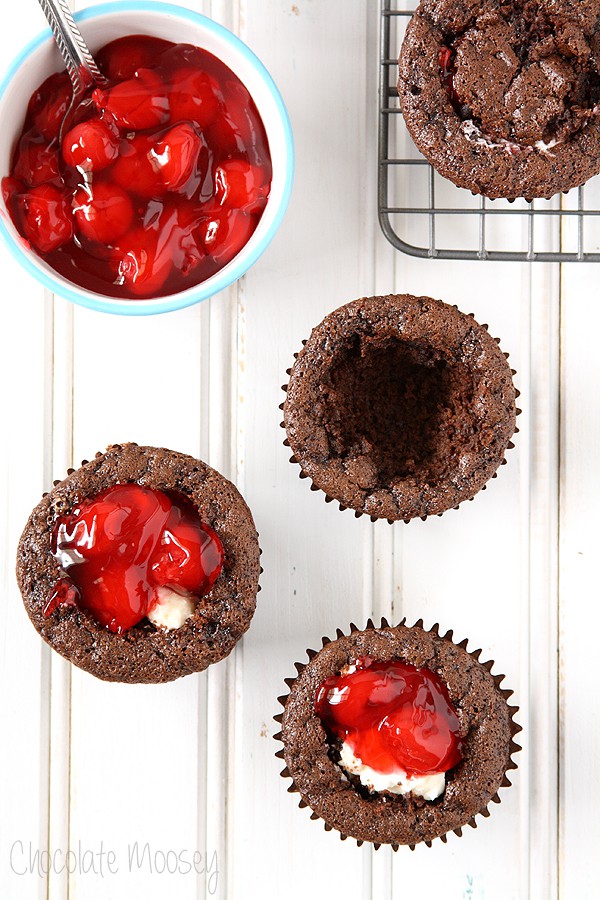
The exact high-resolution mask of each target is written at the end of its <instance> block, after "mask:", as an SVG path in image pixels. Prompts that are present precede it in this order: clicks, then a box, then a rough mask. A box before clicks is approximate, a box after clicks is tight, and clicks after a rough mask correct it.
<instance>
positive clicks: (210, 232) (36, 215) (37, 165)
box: [2, 35, 271, 300]
mask: <svg viewBox="0 0 600 900" xmlns="http://www.w3.org/2000/svg"><path fill="white" fill-rule="evenodd" d="M97 59H98V63H99V65H100V68H101V69H102V71H103V72H104V73H105V75H106V77H107V78H108V80H109V85H108V87H107V88H106V89H105V90H100V89H96V90H93V91H92V92H91V94H89V95H88V96H86V97H85V98H84V99H83V101H82V102H81V104H80V106H79V107H78V109H77V110H76V112H75V115H74V117H73V119H71V118H70V119H69V122H70V124H71V126H72V127H70V128H69V130H68V132H67V133H66V134H65V135H64V136H63V139H62V146H59V131H60V128H61V124H62V121H63V118H64V115H65V112H66V110H67V107H68V104H69V102H70V99H71V88H70V82H69V79H68V76H67V75H66V73H57V74H55V75H52V76H50V78H48V79H47V80H46V81H45V82H44V83H43V84H42V85H40V87H39V88H38V89H37V91H35V93H34V94H33V96H32V97H31V99H30V101H29V105H28V108H27V113H26V117H25V124H24V127H23V132H22V134H21V137H20V138H19V141H18V143H17V146H16V148H15V151H14V156H13V161H12V166H11V171H10V175H9V176H7V177H5V178H4V179H3V180H2V191H3V196H4V199H5V201H6V204H7V207H8V209H9V212H10V215H11V217H12V220H13V222H14V224H15V227H16V228H17V230H18V231H19V233H20V234H21V235H22V237H23V238H24V239H25V241H26V242H27V244H28V245H29V246H30V247H32V248H33V249H34V250H35V251H36V253H37V254H38V255H39V256H41V257H42V258H43V259H44V260H46V262H47V263H48V264H49V265H50V266H52V268H54V269H55V270H56V271H57V272H59V273H60V274H61V275H63V276H64V277H65V278H67V279H68V280H69V281H72V282H75V283H76V284H79V285H81V286H82V287H84V288H87V289H89V290H92V291H95V292H97V293H101V294H107V295H110V296H114V297H121V298H129V299H133V300H135V299H141V298H148V297H155V296H158V295H163V294H170V293H176V292H178V291H183V290H185V289H186V288H189V287H191V286H192V285H195V284H198V283H200V282H202V281H204V280H205V279H207V278H209V277H210V276H211V275H213V274H214V273H215V272H217V271H218V270H219V269H221V268H222V267H223V266H225V265H226V264H227V263H228V262H230V260H232V259H233V257H234V256H236V254H237V253H238V252H239V251H240V250H241V249H242V247H243V246H244V244H246V243H247V242H248V240H249V239H250V237H251V236H252V234H253V232H254V230H255V229H256V226H257V224H258V221H259V220H260V217H261V216H262V213H263V210H264V208H265V205H266V202H267V198H268V196H269V191H270V186H271V159H270V156H269V145H268V141H267V136H266V132H265V129H264V126H263V124H262V121H261V119H260V116H259V114H258V110H257V109H256V106H255V104H254V102H253V100H252V99H251V97H250V95H249V93H248V91H247V90H246V88H245V87H244V85H243V84H242V82H241V81H240V80H239V78H237V76H236V75H234V73H233V72H232V71H231V70H230V69H229V68H227V66H225V65H224V63H222V62H221V61H220V60H218V59H216V57H214V56H212V54H210V53H207V52H206V51H204V50H200V49H199V48H197V47H193V46H192V45H190V44H173V43H171V42H169V41H163V40H160V39H159V38H153V37H147V36H143V35H132V36H130V37H125V38H120V39H119V40H116V41H112V42H111V43H110V44H107V45H106V46H105V47H103V48H102V49H101V50H100V51H99V52H98V54H97Z"/></svg>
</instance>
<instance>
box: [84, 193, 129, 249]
mask: <svg viewBox="0 0 600 900" xmlns="http://www.w3.org/2000/svg"><path fill="white" fill-rule="evenodd" d="M73 210H74V212H75V220H76V222H77V228H78V229H79V231H80V232H81V233H82V234H83V235H85V237H87V238H89V239H90V240H91V241H97V242H98V243H99V244H113V243H114V242H115V241H117V240H118V239H119V238H120V237H122V236H123V235H124V234H125V232H126V231H128V230H129V228H130V226H131V223H132V222H133V205H132V203H131V199H130V197H129V194H127V193H126V192H125V191H124V190H123V188H121V187H119V186H118V185H116V184H111V183H110V182H108V183H106V182H97V183H93V184H91V185H89V187H85V188H79V190H78V191H76V193H75V197H74V201H73Z"/></svg>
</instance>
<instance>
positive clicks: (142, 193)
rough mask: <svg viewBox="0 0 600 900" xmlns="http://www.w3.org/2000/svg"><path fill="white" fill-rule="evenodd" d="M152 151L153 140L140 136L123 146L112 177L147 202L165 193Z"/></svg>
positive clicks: (144, 135) (125, 142) (146, 136)
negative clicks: (154, 163) (153, 160)
mask: <svg viewBox="0 0 600 900" xmlns="http://www.w3.org/2000/svg"><path fill="white" fill-rule="evenodd" d="M151 151H152V138H151V137H149V136H148V135H146V134H139V135H137V136H136V137H134V138H132V139H131V140H128V141H124V142H123V143H122V144H121V147H120V150H119V158H118V160H117V161H116V163H115V164H114V166H113V169H112V177H113V179H114V180H115V181H116V182H117V184H119V185H120V186H121V187H122V188H123V189H124V190H126V191H129V192H130V193H133V194H137V195H138V197H143V198H144V199H145V200H149V199H150V198H152V197H157V198H158V197H161V196H163V195H164V193H165V187H164V185H163V183H162V181H161V180H160V179H159V178H158V177H157V173H156V170H155V168H154V165H153V163H152V158H151Z"/></svg>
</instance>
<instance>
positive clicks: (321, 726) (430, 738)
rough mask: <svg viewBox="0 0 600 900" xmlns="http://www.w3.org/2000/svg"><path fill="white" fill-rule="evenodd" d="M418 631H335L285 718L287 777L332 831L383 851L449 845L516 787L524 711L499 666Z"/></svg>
mask: <svg viewBox="0 0 600 900" xmlns="http://www.w3.org/2000/svg"><path fill="white" fill-rule="evenodd" d="M451 637H452V632H448V634H446V635H445V636H443V637H441V636H440V635H439V633H438V628H437V626H434V628H433V629H432V630H431V631H426V630H424V628H423V627H422V622H418V623H417V624H416V625H415V626H413V627H412V628H408V627H406V626H405V625H404V623H401V624H400V625H399V626H397V627H395V628H394V627H390V626H389V625H388V624H387V622H386V621H385V620H382V625H381V627H380V628H375V627H374V625H373V623H372V622H369V623H368V625H367V628H366V629H365V630H364V631H359V630H358V629H357V628H356V626H354V625H353V626H351V633H350V634H349V635H344V634H343V633H342V632H341V631H340V630H339V629H338V637H337V639H336V640H334V641H330V640H329V639H327V638H324V639H323V643H324V646H323V649H322V650H321V651H319V652H318V653H315V652H314V651H308V656H309V662H308V664H307V665H303V664H300V663H297V664H296V668H297V670H298V677H297V678H295V679H287V680H286V683H287V684H288V686H289V687H290V692H289V694H288V695H286V696H284V697H281V698H280V701H281V702H282V704H283V706H284V711H283V713H282V714H281V715H280V716H277V717H276V719H277V721H280V722H281V726H282V727H281V732H280V733H279V734H278V735H276V738H278V739H280V740H281V741H282V742H283V749H282V750H281V751H279V753H278V754H277V755H278V756H279V757H280V758H282V759H284V760H285V763H286V768H285V769H284V770H283V772H282V775H284V776H289V777H290V778H291V779H292V786H291V788H290V790H292V791H298V792H299V793H300V795H301V798H302V799H301V801H300V805H301V806H307V805H308V806H310V808H311V809H312V811H313V814H312V817H313V818H321V819H323V821H324V823H325V828H326V829H327V830H331V829H336V830H337V831H338V832H339V833H340V836H341V837H342V838H346V837H353V838H355V839H356V840H357V842H358V843H359V844H361V843H363V842H364V841H369V842H371V843H373V844H374V845H375V846H376V847H378V846H380V845H381V844H390V845H391V846H392V847H393V848H394V849H398V847H399V846H400V845H401V844H408V845H409V846H411V847H414V846H415V845H416V844H418V843H420V842H425V843H427V844H431V841H432V840H434V838H437V837H439V838H442V840H446V835H447V833H448V832H449V831H455V832H456V833H457V834H461V828H462V827H463V826H464V825H467V824H469V825H473V826H475V818H474V817H475V816H476V815H477V814H481V815H483V816H486V815H488V814H489V813H488V810H487V806H488V804H489V803H490V801H495V802H499V798H498V790H499V788H500V787H502V786H507V785H509V784H510V782H509V781H508V779H507V777H506V771H507V770H508V769H512V768H516V766H515V763H514V762H513V760H512V754H513V753H514V752H515V751H516V750H518V749H519V748H518V745H517V744H516V743H515V742H514V735H515V734H516V733H517V731H520V727H519V726H518V725H516V724H515V722H514V721H513V718H512V717H513V714H514V713H515V712H516V707H510V706H509V705H508V703H507V698H508V697H509V696H510V695H511V693H512V692H511V691H507V690H503V689H502V688H501V687H500V683H501V681H502V680H503V677H504V676H502V675H492V674H491V667H492V663H485V664H482V663H480V662H479V654H480V652H481V651H477V652H475V653H469V652H468V651H467V650H466V643H467V642H466V641H463V642H462V643H460V644H454V643H453V642H452V640H451Z"/></svg>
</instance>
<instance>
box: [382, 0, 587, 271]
mask: <svg viewBox="0 0 600 900" xmlns="http://www.w3.org/2000/svg"><path fill="white" fill-rule="evenodd" d="M380 3H381V31H380V35H381V39H380V81H379V172H378V207H379V222H380V225H381V229H382V231H383V233H384V234H385V236H386V237H387V239H388V240H389V241H390V243H391V244H393V246H394V247H396V248H397V249H398V250H402V251H403V252H404V253H408V254H409V255H410V256H420V257H425V258H429V259H467V260H470V259H477V260H504V261H517V262H519V261H521V262H527V261H534V262H535V261H537V262H600V208H596V207H600V176H597V177H596V178H594V179H592V180H591V181H590V182H588V184H587V185H586V186H585V187H581V188H577V189H574V190H572V191H569V193H568V194H565V195H558V196H557V197H554V198H552V200H549V201H548V200H534V201H532V202H531V203H526V202H525V201H524V200H517V201H514V202H513V203H510V202H509V201H505V200H494V201H490V200H486V198H485V197H473V196H472V195H471V194H470V193H469V192H468V191H465V190H462V189H460V188H456V187H454V185H452V184H451V183H450V182H449V181H447V180H446V179H443V178H442V177H441V176H440V175H438V174H437V173H436V172H435V171H434V169H433V168H432V166H430V165H429V163H428V162H427V160H426V159H424V157H422V156H421V155H420V154H419V152H418V151H417V149H416V147H415V146H414V144H413V143H412V141H411V139H410V136H409V134H408V131H407V129H406V126H405V125H404V120H403V118H402V113H401V112H400V106H399V101H398V94H397V91H396V80H397V60H398V53H399V52H400V48H401V46H402V39H403V37H404V32H405V30H406V26H407V24H408V21H409V19H410V17H411V16H412V14H413V12H414V8H413V9H409V8H402V7H404V6H407V5H408V4H407V3H405V2H403V0H380ZM509 221H510V222H511V225H512V227H511V228H506V227H499V226H502V225H503V224H504V226H506V224H507V223H508V222H509Z"/></svg>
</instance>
